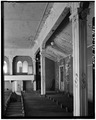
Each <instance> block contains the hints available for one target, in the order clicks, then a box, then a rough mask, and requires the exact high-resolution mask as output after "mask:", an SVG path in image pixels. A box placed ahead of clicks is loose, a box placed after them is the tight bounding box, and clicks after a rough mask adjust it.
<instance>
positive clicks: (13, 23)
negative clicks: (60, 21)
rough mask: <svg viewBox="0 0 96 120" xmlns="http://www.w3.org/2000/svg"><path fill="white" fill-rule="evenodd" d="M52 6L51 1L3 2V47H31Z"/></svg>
mask: <svg viewBox="0 0 96 120" xmlns="http://www.w3.org/2000/svg"><path fill="white" fill-rule="evenodd" d="M52 6H53V3H52V2H50V3H48V2H28V3H27V2H25V3H24V2H5V3H4V47H5V48H32V47H33V45H34V44H35V40H36V38H37V37H38V35H39V33H40V30H41V28H42V26H43V24H44V21H45V20H46V18H47V17H48V15H49V13H50V10H51V8H52Z"/></svg>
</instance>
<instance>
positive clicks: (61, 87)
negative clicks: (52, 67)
mask: <svg viewBox="0 0 96 120" xmlns="http://www.w3.org/2000/svg"><path fill="white" fill-rule="evenodd" d="M59 90H60V91H64V65H61V66H59Z"/></svg>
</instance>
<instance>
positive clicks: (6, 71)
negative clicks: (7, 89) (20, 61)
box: [3, 61, 8, 74]
mask: <svg viewBox="0 0 96 120" xmlns="http://www.w3.org/2000/svg"><path fill="white" fill-rule="evenodd" d="M3 71H4V73H5V74H7V73H8V65H7V62H6V61H4V67H3Z"/></svg>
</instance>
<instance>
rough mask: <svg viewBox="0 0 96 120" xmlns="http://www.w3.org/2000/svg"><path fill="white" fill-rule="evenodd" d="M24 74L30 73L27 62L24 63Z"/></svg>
mask: <svg viewBox="0 0 96 120" xmlns="http://www.w3.org/2000/svg"><path fill="white" fill-rule="evenodd" d="M23 73H28V62H27V61H24V62H23Z"/></svg>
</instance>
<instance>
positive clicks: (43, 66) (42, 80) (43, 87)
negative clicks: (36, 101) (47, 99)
mask: <svg viewBox="0 0 96 120" xmlns="http://www.w3.org/2000/svg"><path fill="white" fill-rule="evenodd" d="M44 53H45V50H44V49H42V48H40V63H41V95H45V94H46V81H45V56H44Z"/></svg>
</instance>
